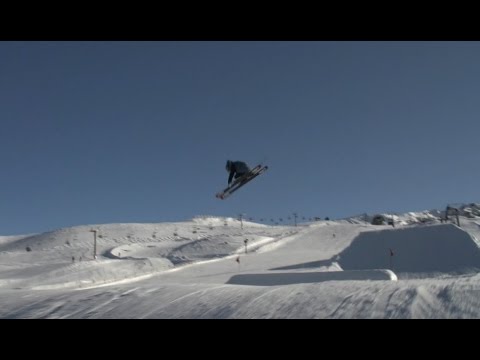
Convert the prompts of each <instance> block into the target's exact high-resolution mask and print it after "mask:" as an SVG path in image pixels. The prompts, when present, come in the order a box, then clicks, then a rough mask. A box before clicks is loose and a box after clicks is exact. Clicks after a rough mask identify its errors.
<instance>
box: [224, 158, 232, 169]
mask: <svg viewBox="0 0 480 360" xmlns="http://www.w3.org/2000/svg"><path fill="white" fill-rule="evenodd" d="M231 168H232V162H231V161H230V160H227V164H226V165H225V170H227V171H230V169H231Z"/></svg>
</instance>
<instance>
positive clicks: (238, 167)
mask: <svg viewBox="0 0 480 360" xmlns="http://www.w3.org/2000/svg"><path fill="white" fill-rule="evenodd" d="M249 171H250V168H249V167H248V165H247V164H246V163H244V162H243V161H232V162H231V163H230V174H229V175H228V184H229V185H230V183H231V182H232V180H233V178H234V177H235V179H237V178H239V177H240V176H242V175H245V174H246V173H247V172H249Z"/></svg>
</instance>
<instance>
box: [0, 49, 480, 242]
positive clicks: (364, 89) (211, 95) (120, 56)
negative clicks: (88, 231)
mask: <svg viewBox="0 0 480 360" xmlns="http://www.w3.org/2000/svg"><path fill="white" fill-rule="evenodd" d="M479 64H480V43H479V42H393V41H392V42H336V41H332V42H283V41H277V42H262V41H256V42H233V41H232V42H220V41H219V42H202V41H198V42H176V41H172V42H120V41H117V42H73V41H72V42H0V119H1V125H2V131H1V132H0V161H1V164H2V176H1V177H0V194H1V196H0V234H2V235H9V234H22V233H29V232H43V231H48V230H53V229H57V228H61V227H67V226H73V225H85V224H97V223H115V222H160V221H177V220H185V219H188V218H191V217H193V216H195V215H207V214H208V215H219V216H235V215H237V214H239V213H244V214H246V216H247V217H253V218H254V219H260V218H264V219H271V218H273V219H278V218H283V219H286V218H287V217H288V216H291V214H292V213H293V212H297V213H298V214H299V215H300V216H305V217H306V218H310V217H314V216H319V217H322V218H324V217H326V216H329V217H330V218H342V217H347V216H351V215H356V214H359V213H362V212H368V213H376V212H405V211H418V210H428V209H432V208H443V207H444V206H445V205H446V204H447V203H452V202H475V201H479V198H478V180H477V179H479V178H480V170H479V166H478V146H477V144H478V134H479V127H480V125H479V120H478V115H479V109H480V95H479V94H480V65H479ZM227 159H231V160H244V161H246V162H247V163H248V164H250V165H251V166H253V165H255V164H256V163H258V162H261V161H263V162H264V163H265V164H267V165H269V167H270V169H269V171H268V172H267V173H265V174H264V175H262V176H260V177H259V178H257V179H255V180H254V181H253V182H252V183H250V184H249V185H247V186H246V187H245V188H242V189H241V190H239V191H238V192H237V193H235V194H234V195H232V197H230V198H228V199H227V200H224V201H221V200H218V199H216V198H215V193H216V192H217V191H219V190H221V189H222V188H223V187H225V185H226V183H227V177H228V174H227V173H226V171H225V168H224V164H225V162H226V160H227Z"/></svg>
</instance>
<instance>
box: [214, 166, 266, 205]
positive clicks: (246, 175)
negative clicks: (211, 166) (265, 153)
mask: <svg viewBox="0 0 480 360" xmlns="http://www.w3.org/2000/svg"><path fill="white" fill-rule="evenodd" d="M225 169H226V170H227V171H228V186H227V188H225V189H223V190H222V191H220V192H218V193H217V194H216V195H215V196H216V197H217V198H218V199H222V200H224V199H226V198H227V197H229V196H230V195H231V194H233V193H234V192H235V191H237V190H238V189H240V188H241V187H242V186H244V185H245V184H246V183H248V182H250V181H252V180H253V179H254V178H256V177H257V176H258V175H260V174H263V173H264V172H265V171H267V169H268V166H266V165H262V164H258V165H257V166H255V167H254V168H252V169H250V167H249V166H248V165H247V164H246V163H245V162H243V161H231V160H227V164H226V165H225ZM234 178H235V181H233V179H234Z"/></svg>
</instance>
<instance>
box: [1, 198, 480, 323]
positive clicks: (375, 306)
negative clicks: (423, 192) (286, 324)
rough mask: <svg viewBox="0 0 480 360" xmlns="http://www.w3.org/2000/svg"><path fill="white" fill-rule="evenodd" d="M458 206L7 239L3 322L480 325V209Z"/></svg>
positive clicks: (111, 227) (206, 219) (205, 220)
mask: <svg viewBox="0 0 480 360" xmlns="http://www.w3.org/2000/svg"><path fill="white" fill-rule="evenodd" d="M458 208H459V209H461V211H460V218H459V219H460V226H457V225H456V224H455V223H454V222H452V221H456V219H452V221H449V222H447V223H445V222H444V221H441V220H440V216H442V212H441V211H436V210H431V211H423V212H410V213H406V214H380V215H382V216H384V217H385V218H386V219H392V218H393V219H394V225H395V226H394V227H393V226H390V225H371V224H370V223H369V221H371V219H373V217H374V216H375V215H379V214H374V215H367V214H363V215H359V216H355V217H351V218H348V219H343V220H330V221H315V222H311V223H301V224H298V226H270V225H264V224H258V223H254V222H251V221H245V220H244V221H243V222H240V221H238V220H237V219H233V218H223V217H216V216H213V215H207V216H197V217H195V218H194V219H192V220H190V221H183V222H175V223H150V224H137V223H131V224H128V223H127V224H90V225H84V226H75V227H70V228H64V229H58V230H55V231H51V232H48V233H43V234H28V235H21V236H0V303H1V305H0V318H480V298H479V297H478V293H479V290H480V274H479V269H480V243H479V241H478V239H480V225H479V224H480V220H479V219H478V218H476V215H475V214H476V211H477V210H478V207H477V205H476V204H468V206H467V205H466V206H463V207H462V206H459V207H458ZM443 214H444V213H443ZM92 230H97V238H96V246H97V247H96V255H97V256H96V258H94V253H93V249H94V247H93V245H94V233H93V232H92Z"/></svg>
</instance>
